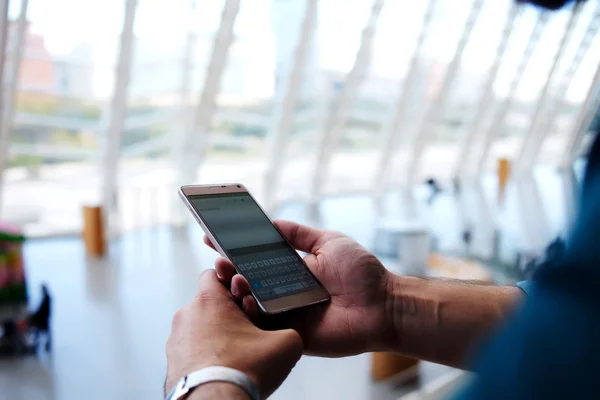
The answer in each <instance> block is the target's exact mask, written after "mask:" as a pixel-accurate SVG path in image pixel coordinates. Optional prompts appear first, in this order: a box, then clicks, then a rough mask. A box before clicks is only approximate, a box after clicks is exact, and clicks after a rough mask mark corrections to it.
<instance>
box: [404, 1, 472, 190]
mask: <svg viewBox="0 0 600 400" xmlns="http://www.w3.org/2000/svg"><path fill="white" fill-rule="evenodd" d="M482 6H483V0H474V2H473V4H472V5H471V10H470V11H469V15H468V16H467V20H466V22H465V25H464V28H463V32H462V35H461V37H460V39H459V41H458V44H457V45H456V49H455V51H454V55H453V56H452V60H451V61H450V64H449V65H448V69H447V70H446V73H445V75H444V80H443V82H442V86H441V87H440V90H439V92H438V93H437V95H436V97H435V99H433V101H432V102H431V103H429V104H428V106H427V107H428V108H427V111H426V112H425V117H424V118H423V121H422V123H421V127H420V128H419V129H418V130H417V135H416V137H415V138H414V141H413V143H412V145H411V144H410V143H409V144H408V146H410V147H412V148H411V149H410V151H409V152H408V154H409V161H408V164H407V168H406V180H405V182H407V186H408V187H409V188H410V187H411V186H413V184H414V183H415V179H416V178H417V174H418V173H419V169H420V163H421V162H422V159H423V156H424V153H425V149H426V146H427V143H428V142H429V141H430V139H431V138H432V136H433V133H434V132H435V130H436V126H437V124H438V121H439V119H440V116H443V115H444V104H445V103H446V100H447V99H448V95H449V94H450V91H451V89H452V84H453V82H454V80H455V79H456V75H457V74H458V72H459V69H460V63H461V59H462V55H463V53H464V51H465V48H466V47H467V44H468V43H469V39H470V38H471V32H472V31H473V27H474V26H475V22H476V21H477V17H478V16H479V13H480V12H481V9H482Z"/></svg>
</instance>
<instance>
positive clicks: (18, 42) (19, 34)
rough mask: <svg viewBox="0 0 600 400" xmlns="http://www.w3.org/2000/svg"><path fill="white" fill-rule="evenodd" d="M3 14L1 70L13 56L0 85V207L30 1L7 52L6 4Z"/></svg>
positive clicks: (24, 4) (26, 0)
mask: <svg viewBox="0 0 600 400" xmlns="http://www.w3.org/2000/svg"><path fill="white" fill-rule="evenodd" d="M2 7H3V8H4V10H1V11H0V12H2V16H0V18H1V19H2V21H3V24H2V25H3V26H2V27H1V28H2V29H1V31H2V32H3V33H2V39H3V40H2V42H1V43H0V50H1V51H2V56H1V58H0V61H2V66H3V67H4V63H5V61H6V59H5V56H6V50H8V51H10V52H11V54H12V56H11V58H10V60H8V63H7V65H6V80H5V81H4V84H2V83H0V89H2V90H0V205H1V203H2V199H3V196H2V193H3V192H2V190H3V189H4V170H5V169H6V166H7V165H8V160H9V147H10V136H11V133H12V129H13V120H14V117H15V103H16V97H17V90H18V89H19V73H20V71H21V62H22V60H23V49H24V48H25V39H26V35H27V9H28V7H29V0H21V9H20V10H19V19H18V20H17V24H16V29H15V37H14V38H13V48H12V49H8V48H7V42H8V39H9V38H8V36H9V35H10V30H9V25H10V21H9V19H8V1H6V3H5V4H2ZM4 76H5V74H4V70H3V68H2V67H0V81H2V79H3V78H4Z"/></svg>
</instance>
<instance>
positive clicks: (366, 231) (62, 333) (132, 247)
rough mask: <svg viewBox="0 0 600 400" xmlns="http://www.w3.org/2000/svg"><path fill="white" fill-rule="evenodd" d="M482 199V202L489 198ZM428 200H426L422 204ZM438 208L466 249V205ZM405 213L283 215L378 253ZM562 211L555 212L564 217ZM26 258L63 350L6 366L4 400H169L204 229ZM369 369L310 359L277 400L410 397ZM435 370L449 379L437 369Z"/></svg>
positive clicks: (446, 229)
mask: <svg viewBox="0 0 600 400" xmlns="http://www.w3.org/2000/svg"><path fill="white" fill-rule="evenodd" d="M482 193H483V192H482ZM482 193H480V194H481V196H480V200H481V198H483V199H484V200H486V199H487V200H489V198H490V196H489V195H488V194H482ZM486 193H487V192H486ZM422 194H423V193H421V192H419V193H417V198H422V197H423V196H422ZM465 196H466V195H465ZM511 196H512V195H511ZM471 197H472V196H471ZM475 197H477V196H475ZM529 197H530V198H531V196H529ZM555 197H556V193H551V194H550V201H548V199H547V198H546V200H543V201H545V202H546V204H548V203H550V204H551V205H552V207H559V208H560V203H557V202H555V201H553V199H554V198H555ZM541 198H542V199H544V196H543V195H542V196H541ZM434 204H435V205H434V207H432V208H430V209H425V208H424V207H426V206H424V205H423V203H422V202H418V208H419V209H420V210H421V211H422V212H421V213H420V215H425V216H426V219H427V223H428V224H429V226H430V227H432V229H433V230H434V232H435V233H436V235H437V242H438V244H439V245H440V246H441V247H443V248H445V249H452V248H455V249H459V248H460V247H461V242H460V230H461V226H462V225H463V224H464V223H465V222H464V221H465V220H463V219H461V218H460V216H458V214H460V212H459V211H457V210H459V209H460V208H457V207H459V205H457V202H456V201H455V200H454V199H453V198H452V197H450V196H446V195H442V196H441V197H440V198H439V199H438V200H436V202H435V203H434ZM398 205H399V200H398V197H397V196H390V197H389V198H386V199H385V200H384V201H383V202H382V205H381V207H380V208H378V207H376V206H375V203H374V202H373V200H372V199H370V198H369V197H367V196H345V197H339V198H330V199H328V200H326V201H324V202H323V203H322V204H321V206H320V210H319V211H320V212H319V213H311V212H308V211H307V210H306V208H305V207H304V206H303V205H300V204H290V205H288V206H286V207H284V208H283V209H282V210H281V211H280V212H279V215H278V217H281V218H288V219H293V220H296V221H299V222H304V223H309V224H312V225H320V226H323V227H330V228H335V229H338V230H342V231H344V232H346V233H348V234H350V235H351V236H353V237H354V238H355V239H356V240H358V241H359V242H361V243H363V244H365V245H366V246H369V245H370V244H371V241H372V238H373V232H374V228H375V227H376V224H377V222H378V221H379V220H381V218H384V219H389V218H399V217H400V216H401V215H402V209H401V207H399V206H398ZM517 205H519V204H517ZM520 205H522V204H520ZM520 205H519V206H520ZM529 206H533V207H536V205H535V204H534V205H529ZM552 207H550V211H549V214H550V215H556V213H557V211H556V210H553V208H552ZM462 208H463V209H467V210H468V211H469V212H468V215H467V218H466V220H468V221H472V222H471V223H473V224H475V225H477V226H480V225H481V223H480V222H477V221H478V218H480V217H481V215H479V214H480V213H479V212H478V211H477V207H474V206H473V205H472V204H471V205H470V206H468V207H465V206H463V207H462ZM517 208H519V207H517ZM507 209H508V210H509V211H506V212H507V213H508V214H509V215H511V217H510V218H508V221H513V222H514V224H513V225H515V226H517V228H515V229H518V224H516V222H515V221H517V220H518V215H520V214H519V213H517V212H516V211H514V210H513V211H510V210H511V208H510V207H507ZM378 210H379V211H378ZM381 210H383V211H381ZM497 212H498V211H497V210H494V211H493V215H494V216H496V214H497ZM484 214H485V213H484ZM559 220H560V218H559ZM473 221H475V222H473ZM530 223H533V222H530ZM563 223H564V222H563ZM559 225H561V222H560V221H559V222H557V223H556V227H558V226H559ZM507 226H512V225H511V224H510V223H509V224H508V225H507ZM493 229H494V228H492V230H493ZM556 229H558V228H552V230H553V231H556ZM477 232H482V229H479V230H478V231H477ZM538 232H539V230H538ZM517 233H518V232H517ZM545 233H546V235H548V234H549V233H548V232H545ZM480 236H481V235H480ZM508 236H509V237H510V234H509V235H508ZM518 237H519V236H518ZM484 239H485V237H484ZM515 242H517V245H514V243H515ZM508 243H509V246H508V248H509V250H508V251H509V253H510V252H512V253H513V254H514V252H515V249H516V248H518V247H519V246H521V245H522V243H521V241H520V239H512V241H511V240H508ZM510 243H513V244H512V245H510ZM474 244H475V242H474ZM480 245H481V246H483V247H489V246H492V247H493V246H494V243H493V240H492V241H490V240H487V239H486V240H481V243H480ZM511 246H512V247H511ZM510 249H512V250H510ZM25 253H26V263H27V267H28V279H29V285H30V293H31V295H32V304H35V303H36V302H37V300H38V297H39V293H38V292H39V285H40V283H42V282H47V283H48V284H49V286H50V288H51V291H52V293H53V295H54V314H53V331H54V349H53V352H52V354H51V355H42V356H41V357H39V358H30V359H23V360H0V388H1V389H0V399H1V400H4V399H7V400H8V399H28V400H38V399H53V400H54V399H55V400H71V399H73V400H74V399H83V398H85V399H90V400H94V399H98V400H100V399H160V398H161V396H162V385H163V378H164V373H165V356H164V344H165V341H166V339H167V336H168V333H169V329H170V325H171V324H170V322H171V317H172V315H173V313H174V311H175V310H176V309H177V308H178V307H180V306H182V305H183V304H185V303H186V302H188V301H189V300H190V299H191V298H192V296H193V295H194V292H195V289H196V277H197V276H198V273H199V272H200V271H201V270H202V269H203V268H207V267H211V266H212V263H213V260H214V258H215V257H216V254H215V253H213V252H212V251H211V250H209V249H208V248H207V247H206V246H204V245H203V244H202V233H201V231H200V229H199V228H198V227H197V226H195V225H190V226H189V227H186V228H181V229H170V228H155V229H151V230H145V231H141V232H137V233H130V234H127V235H125V236H123V237H122V238H121V239H120V240H118V241H115V242H114V243H113V244H112V246H111V249H110V257H109V258H107V259H106V260H103V261H95V260H90V259H87V258H86V257H85V255H84V251H83V245H82V242H81V241H80V240H79V239H77V238H68V239H46V240H38V241H32V242H30V243H28V244H27V245H26V247H25ZM509 258H510V257H509ZM387 261H389V260H387ZM369 361H370V359H369V357H368V355H361V356H357V357H352V358H346V359H319V358H311V357H304V358H303V359H302V360H301V361H300V363H299V364H298V365H297V367H296V368H295V369H294V371H293V372H292V374H291V375H290V377H289V379H288V380H287V381H286V382H285V383H284V384H283V386H282V387H281V388H280V389H279V390H278V391H277V392H276V393H275V395H274V396H273V398H274V399H292V400H294V399H314V398H329V399H371V398H376V399H387V398H396V397H397V396H398V394H400V393H401V392H402V391H401V390H396V389H394V390H392V388H391V387H390V386H389V385H381V384H379V385H378V384H373V383H371V382H370V380H369ZM429 371H430V373H431V374H433V375H435V374H438V373H439V370H436V369H435V368H429Z"/></svg>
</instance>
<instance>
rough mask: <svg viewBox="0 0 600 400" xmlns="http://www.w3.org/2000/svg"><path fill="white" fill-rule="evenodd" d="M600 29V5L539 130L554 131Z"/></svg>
mask: <svg viewBox="0 0 600 400" xmlns="http://www.w3.org/2000/svg"><path fill="white" fill-rule="evenodd" d="M599 29H600V5H598V9H597V10H596V13H595V15H594V17H593V18H592V19H591V20H590V23H589V25H588V27H587V29H586V31H585V33H584V35H583V37H582V39H581V42H580V43H579V47H578V48H577V51H576V53H575V56H574V57H573V61H572V62H571V64H569V68H567V71H566V72H565V73H564V74H563V76H562V79H561V81H560V83H559V84H558V87H557V89H556V93H555V95H554V98H553V99H552V102H551V104H550V106H549V107H548V111H547V112H546V113H545V117H546V118H545V119H544V120H543V121H542V122H541V124H540V126H539V129H540V130H541V131H542V132H549V131H551V130H552V127H553V126H554V122H555V121H556V118H557V117H558V115H560V110H561V109H562V106H563V104H564V103H565V95H566V93H567V90H568V89H569V86H570V84H571V81H572V80H573V77H574V76H575V74H576V73H577V70H578V69H579V67H580V65H581V62H582V61H583V59H584V58H585V56H586V54H587V52H588V50H589V49H590V47H591V45H592V43H593V41H594V37H595V36H596V34H597V32H598V30H599ZM546 137H547V136H543V137H542V141H541V142H540V143H539V145H538V146H537V148H542V146H543V144H544V139H545V138H546ZM538 156H539V152H535V153H533V155H532V157H531V159H530V160H529V163H530V165H532V166H533V165H534V164H535V162H536V160H537V158H538Z"/></svg>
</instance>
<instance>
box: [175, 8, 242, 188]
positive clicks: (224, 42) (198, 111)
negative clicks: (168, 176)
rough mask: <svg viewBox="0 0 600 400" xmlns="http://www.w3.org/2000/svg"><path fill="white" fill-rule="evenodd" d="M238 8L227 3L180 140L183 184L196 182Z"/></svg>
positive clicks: (179, 169) (231, 41)
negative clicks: (199, 92)
mask: <svg viewBox="0 0 600 400" xmlns="http://www.w3.org/2000/svg"><path fill="white" fill-rule="evenodd" d="M239 9H240V0H226V1H225V4H224V6H223V12H222V14H221V23H220V24H219V29H218V31H217V33H216V34H215V39H214V42H213V48H212V53H211V56H210V60H209V62H208V67H207V69H206V74H205V77H204V85H203V87H202V93H201V94H200V99H199V101H198V106H197V107H196V108H195V110H194V114H193V117H192V124H191V126H190V128H189V129H188V130H186V133H185V135H184V137H183V140H182V141H181V146H182V152H181V154H182V156H181V160H180V165H179V167H178V171H177V173H178V175H179V176H180V179H179V180H180V183H181V184H191V183H194V182H195V181H196V179H197V173H198V168H199V167H200V164H201V162H202V157H203V156H204V153H205V151H206V147H207V145H208V136H209V134H210V124H211V122H212V117H213V114H214V112H215V110H216V97H217V94H218V93H219V88H220V86H221V78H222V76H223V73H224V71H225V65H226V63H227V55H228V54H229V49H230V47H231V44H232V43H233V40H234V25H235V21H236V19H237V16H238V13H239Z"/></svg>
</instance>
